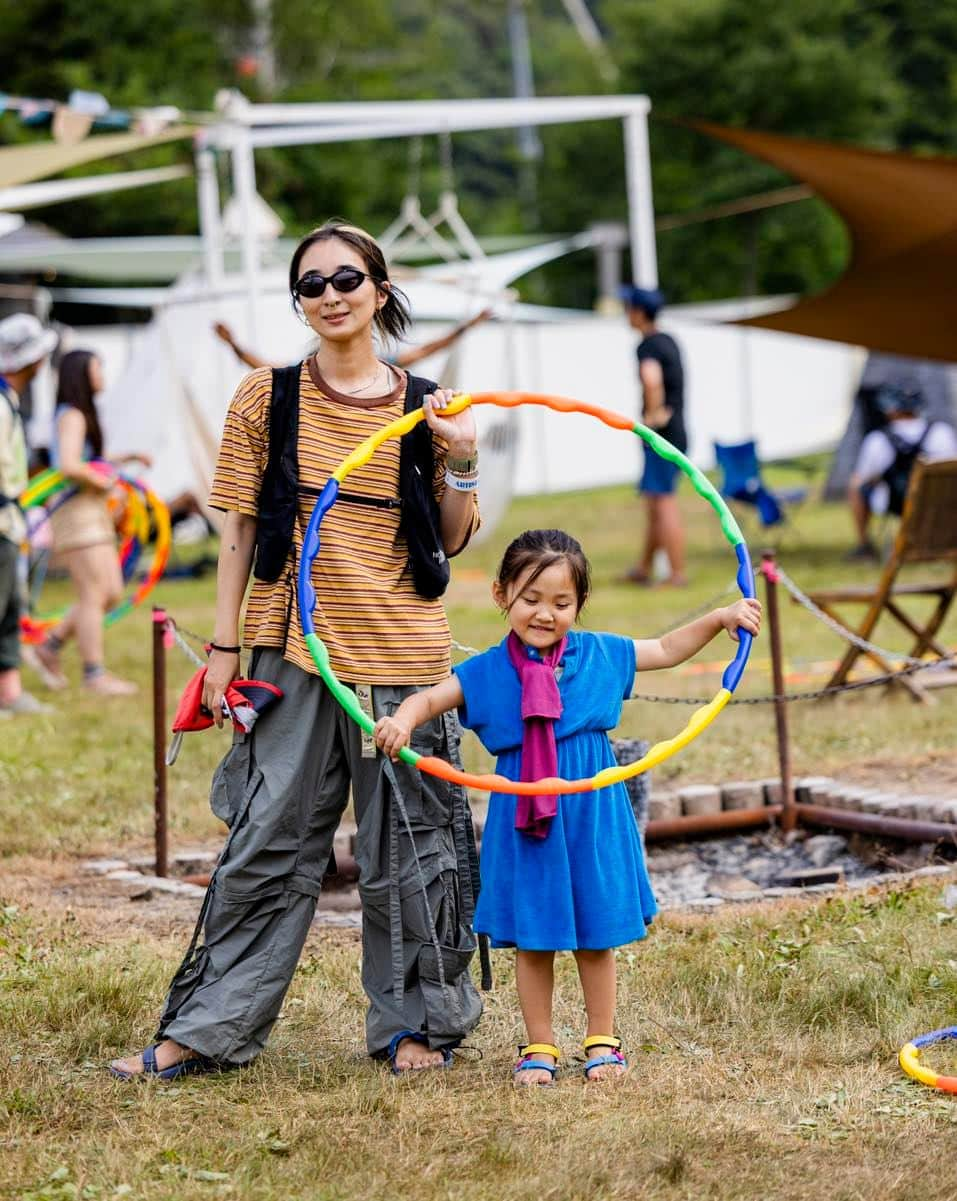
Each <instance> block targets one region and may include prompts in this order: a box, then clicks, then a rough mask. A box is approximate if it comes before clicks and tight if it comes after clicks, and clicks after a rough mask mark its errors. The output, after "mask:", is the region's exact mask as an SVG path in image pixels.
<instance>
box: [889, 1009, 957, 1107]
mask: <svg viewBox="0 0 957 1201" xmlns="http://www.w3.org/2000/svg"><path fill="white" fill-rule="evenodd" d="M949 1038H955V1039H957V1026H945V1027H944V1029H943V1030H933V1031H931V1033H930V1034H922V1035H921V1036H920V1037H919V1038H915V1039H913V1040H912V1041H911V1042H909V1043H907V1044H906V1045H905V1046H903V1047H901V1050H900V1054H899V1055H898V1057H897V1058H898V1062H899V1063H900V1065H901V1067H902V1068H903V1069H904V1071H905V1072H906V1073H907V1075H908V1076H910V1077H911V1079H912V1080H918V1081H920V1083H921V1084H926V1085H928V1087H930V1088H936V1089H938V1090H939V1091H940V1092H942V1093H957V1076H939V1075H938V1074H937V1072H934V1071H932V1070H931V1069H930V1068H926V1067H924V1065H923V1064H922V1063H921V1062H920V1053H921V1051H922V1050H923V1048H924V1047H930V1046H933V1044H934V1043H941V1042H944V1041H946V1040H947V1039H949Z"/></svg>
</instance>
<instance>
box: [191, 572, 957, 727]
mask: <svg viewBox="0 0 957 1201" xmlns="http://www.w3.org/2000/svg"><path fill="white" fill-rule="evenodd" d="M774 571H775V579H777V580H778V581H779V582H780V583H782V584H783V585H784V587H785V588H786V589H787V590H788V592H790V594H791V595H792V596H793V597H794V599H795V600H796V601H797V602H798V604H800V605H801V606H802V607H803V608H805V609H806V610H807V611H808V612H809V613H810V614H811V615H812V616H813V617H816V618H817V619H818V621H820V622H822V623H823V624H824V625H826V626H827V627H828V628H829V629H830V630H832V631H833V632H834V633H835V634H837V635H838V637H840V638H842V639H843V640H844V641H846V642H850V643H852V644H853V645H854V646H856V647H857V648H858V649H859V650H862V651H865V652H867V653H869V654H874V655H880V656H883V658H885V659H896V660H898V661H899V662H902V663H904V664H906V666H905V667H903V668H902V669H901V670H900V671H890V672H885V673H884V674H883V675H879V676H868V678H867V679H866V680H854V681H850V682H848V683H846V684H835V685H833V686H831V687H827V688H814V689H810V690H808V691H806V692H785V693H783V694H781V695H777V694H774V693H769V694H767V695H765V696H741V697H738V696H735V697H732V699H731V700H730V701H729V704H731V705H773V704H775V703H776V702H778V701H784V702H786V703H791V702H795V701H817V700H823V699H825V698H826V697H832V696H837V695H838V694H840V693H843V692H859V691H860V690H861V689H863V688H876V687H878V686H880V685H882V684H892V683H894V682H895V681H896V680H900V679H901V678H902V677H904V676H911V675H915V674H916V673H917V672H920V671H939V670H941V669H943V668H952V667H953V666H954V665H955V663H957V656H955V655H947V656H946V657H945V658H943V659H934V660H933V661H932V662H928V661H927V660H926V659H916V658H914V656H913V655H905V654H902V653H901V652H899V651H889V650H885V649H884V647H880V646H878V645H877V644H876V643H873V642H868V640H867V639H866V638H861V637H860V636H859V635H858V634H855V633H854V631H853V630H849V629H847V627H846V626H843V625H841V623H840V622H839V621H836V620H835V619H834V618H833V617H831V616H830V614H828V613H825V612H824V610H823V609H821V608H820V607H819V606H818V605H816V604H815V603H814V601H812V600H811V598H810V597H809V596H808V595H807V594H806V593H805V592H802V591H801V589H800V588H799V587H798V585H797V584H796V583H795V582H794V580H792V579H791V577H790V576H789V575H788V574H787V572H786V571H785V570H784V568H783V567H781V565H780V564H779V563H775V565H774ZM735 591H736V585H735V584H734V583H731V584H729V585H728V586H727V587H726V588H724V589H723V590H722V591H721V592H717V593H715V595H714V596H712V597H711V598H710V599H709V600H707V601H706V602H705V603H704V604H702V605H699V606H698V607H697V608H696V609H692V610H691V611H690V612H688V613H686V614H684V616H682V617H680V618H678V619H677V620H676V621H675V622H673V623H672V624H671V625H670V626H668V627H667V629H664V630H662V631H661V632H660V633H658V634H655V635H654V637H655V638H663V637H664V635H665V634H669V633H670V632H671V631H672V630H674V629H677V628H678V627H679V626H681V625H685V624H686V623H687V622H689V621H693V620H694V619H695V618H696V617H700V616H702V614H704V613H707V612H709V611H710V610H711V609H713V608H714V606H715V604H716V603H717V602H718V601H720V600H723V598H724V597H726V596H728V595H729V594H730V593H732V592H735ZM168 623H169V624H168V628H169V630H170V633H171V634H172V637H173V640H174V641H175V643H176V645H177V646H178V647H179V648H180V650H181V651H182V652H183V653H184V654H185V655H186V656H187V657H188V658H189V659H190V661H191V662H192V663H194V664H195V665H196V666H197V667H205V666H206V661H205V660H204V659H201V658H200V657H199V655H198V654H197V653H196V652H195V651H194V650H193V648H192V647H191V646H190V645H189V643H187V642H186V638H191V639H192V640H193V641H194V642H196V643H197V644H198V645H200V646H205V644H206V642H207V639H206V638H204V637H203V636H202V634H197V633H195V631H193V630H188V629H186V628H185V627H184V626H181V625H179V623H178V622H177V621H176V620H175V619H174V618H172V617H170V618H168ZM451 642H452V646H453V647H454V648H455V650H457V651H461V652H462V653H463V654H466V655H478V654H481V651H480V650H479V649H478V648H477V647H474V646H468V645H466V644H465V643H463V642H458V641H457V640H456V639H455V638H453V639H452V640H451ZM629 699H631V700H633V701H648V702H650V703H652V704H656V705H696V706H700V705H707V704H708V703H709V702H710V701H711V700H712V699H713V698H712V697H710V696H659V695H658V694H656V693H652V692H642V693H639V694H638V695H637V696H633V697H631V698H629Z"/></svg>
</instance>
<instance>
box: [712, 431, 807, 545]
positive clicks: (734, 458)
mask: <svg viewBox="0 0 957 1201" xmlns="http://www.w3.org/2000/svg"><path fill="white" fill-rule="evenodd" d="M714 453H715V457H716V458H717V461H718V466H719V467H720V468H721V473H722V477H723V478H722V481H721V493H722V495H723V496H726V497H727V498H728V499H729V500H737V501H741V503H742V504H746V505H753V506H754V507H755V509H757V512H758V517H759V518H760V519H761V524H762V526H765V527H767V526H772V525H781V524H782V523H783V522H784V521H785V520H786V516H785V508H786V506H788V505H798V504H800V503H801V502H802V501H804V500H806V499H807V496H808V491H809V490H808V489H807V488H781V489H778V490H777V491H776V492H772V491H771V490H770V489H769V488H767V487H766V486H765V484H764V482H763V480H762V479H761V464H760V463H759V462H758V447H757V443H756V442H755V441H754V440H753V439H751V440H750V441H748V442H734V443H730V444H723V443H721V442H715V444H714Z"/></svg>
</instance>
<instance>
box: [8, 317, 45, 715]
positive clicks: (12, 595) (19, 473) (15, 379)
mask: <svg viewBox="0 0 957 1201" xmlns="http://www.w3.org/2000/svg"><path fill="white" fill-rule="evenodd" d="M56 341H57V336H56V334H55V333H54V332H53V330H49V329H44V328H43V326H42V325H41V324H40V322H39V321H38V320H37V318H36V317H34V316H33V314H32V313H14V314H13V316H11V317H6V318H4V319H3V320H2V321H0V717H9V716H10V715H11V714H15V713H43V712H48V710H49V707H48V706H47V705H44V704H42V703H41V702H40V701H38V700H37V699H36V697H35V696H32V695H31V694H30V693H29V692H26V691H24V688H23V684H22V681H21V679H20V612H21V595H20V591H21V584H20V579H19V574H18V570H17V561H18V559H19V556H20V546H21V544H22V542H23V540H24V538H25V536H26V532H27V525H26V521H25V519H24V516H23V512H22V511H21V509H20V506H19V504H18V503H17V498H18V497H19V495H20V493H21V492H22V491H23V490H24V488H26V486H27V480H28V474H27V441H26V435H25V433H24V429H23V420H22V417H21V415H20V392H21V391H22V390H23V389H24V388H25V387H26V386H27V384H29V382H30V380H31V379H33V377H34V376H35V375H36V373H37V372H38V371H39V370H40V367H41V366H42V365H43V360H44V359H45V358H46V357H47V355H48V354H50V352H51V351H52V350H53V348H54V346H56Z"/></svg>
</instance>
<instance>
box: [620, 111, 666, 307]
mask: <svg viewBox="0 0 957 1201" xmlns="http://www.w3.org/2000/svg"><path fill="white" fill-rule="evenodd" d="M623 124H624V133H625V183H626V187H627V189H628V230H629V234H630V237H631V278H632V280H633V281H634V282H635V283H636V284H638V285H639V286H640V287H642V288H657V286H658V252H657V250H656V248H655V205H654V200H653V199H652V191H651V153H650V151H649V149H648V108H647V101H644V100H643V101H642V103H641V105H640V106H637V107H636V109H635V111H634V112H632V113H629V114H628V116H627V117H625V119H624V122H623Z"/></svg>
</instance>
